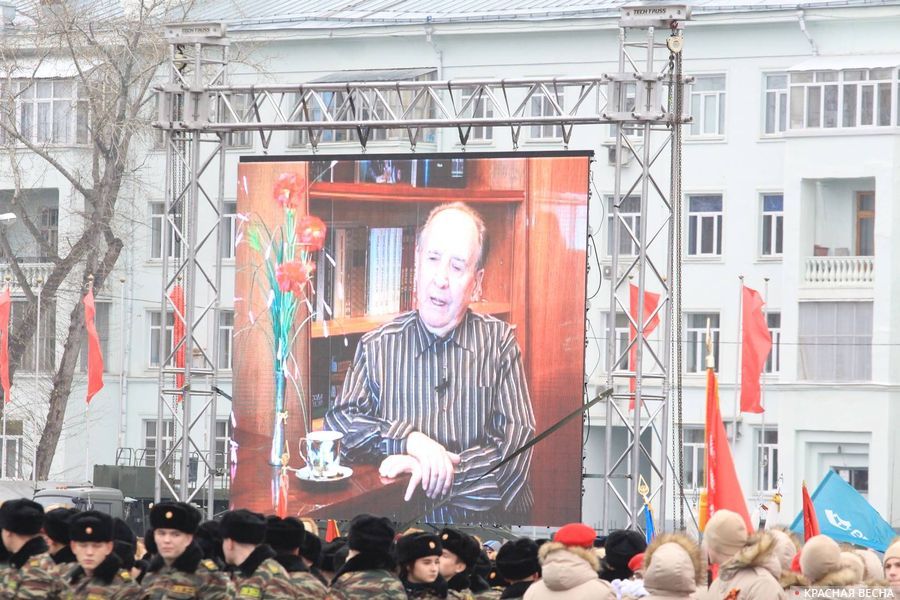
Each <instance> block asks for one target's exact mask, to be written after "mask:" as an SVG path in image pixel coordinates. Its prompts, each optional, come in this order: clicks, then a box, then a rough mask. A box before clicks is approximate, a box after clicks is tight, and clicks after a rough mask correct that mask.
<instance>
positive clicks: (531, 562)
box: [497, 538, 541, 581]
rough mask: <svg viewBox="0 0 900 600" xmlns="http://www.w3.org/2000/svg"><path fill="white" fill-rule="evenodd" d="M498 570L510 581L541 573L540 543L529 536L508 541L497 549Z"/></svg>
mask: <svg viewBox="0 0 900 600" xmlns="http://www.w3.org/2000/svg"><path fill="white" fill-rule="evenodd" d="M497 570H498V571H500V574H501V575H503V577H504V578H505V579H507V580H508V581H519V580H521V579H525V578H526V577H529V576H531V575H534V574H535V573H540V572H541V563H540V562H539V561H538V545H537V544H536V543H535V542H534V540H530V539H528V538H521V539H518V540H513V541H510V542H506V543H505V544H503V546H501V547H500V550H498V551H497Z"/></svg>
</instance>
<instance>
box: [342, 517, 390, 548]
mask: <svg viewBox="0 0 900 600" xmlns="http://www.w3.org/2000/svg"><path fill="white" fill-rule="evenodd" d="M393 542H394V526H393V525H392V524H391V522H390V521H389V520H388V519H387V518H385V517H373V516H372V515H358V516H356V517H354V518H353V520H352V521H350V533H349V534H348V535H347V545H348V546H350V549H351V550H356V551H357V552H359V553H360V554H388V553H389V552H390V550H391V544H392V543H393Z"/></svg>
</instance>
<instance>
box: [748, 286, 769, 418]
mask: <svg viewBox="0 0 900 600" xmlns="http://www.w3.org/2000/svg"><path fill="white" fill-rule="evenodd" d="M743 295H744V296H743V301H742V306H743V310H742V311H741V312H743V315H742V325H741V330H742V332H743V333H742V338H743V341H742V343H741V412H749V413H761V412H763V407H762V404H761V403H760V393H759V378H760V377H761V376H762V372H763V369H764V368H765V366H766V359H767V358H768V357H769V351H770V350H771V349H772V335H771V334H770V333H769V325H768V324H767V323H766V316H765V315H764V314H763V311H762V307H763V300H762V298H761V297H760V295H759V292H757V291H756V290H751V289H750V288H748V287H747V286H743Z"/></svg>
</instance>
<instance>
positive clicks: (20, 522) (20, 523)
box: [0, 498, 44, 535]
mask: <svg viewBox="0 0 900 600" xmlns="http://www.w3.org/2000/svg"><path fill="white" fill-rule="evenodd" d="M43 526H44V507H43V506H41V505H40V504H38V503H37V502H33V501H31V500H26V499H24V498H20V499H18V500H9V501H7V502H4V503H3V506H0V529H5V530H7V531H11V532H12V533H17V534H19V535H37V534H38V533H40V532H41V528H42V527H43Z"/></svg>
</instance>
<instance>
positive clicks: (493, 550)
mask: <svg viewBox="0 0 900 600" xmlns="http://www.w3.org/2000/svg"><path fill="white" fill-rule="evenodd" d="M502 545H503V544H501V543H500V542H499V541H497V540H488V541H486V542H485V543H484V545H483V546H482V549H483V550H484V553H485V554H487V557H488V560H496V559H497V550H499V549H500V546H502Z"/></svg>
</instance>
